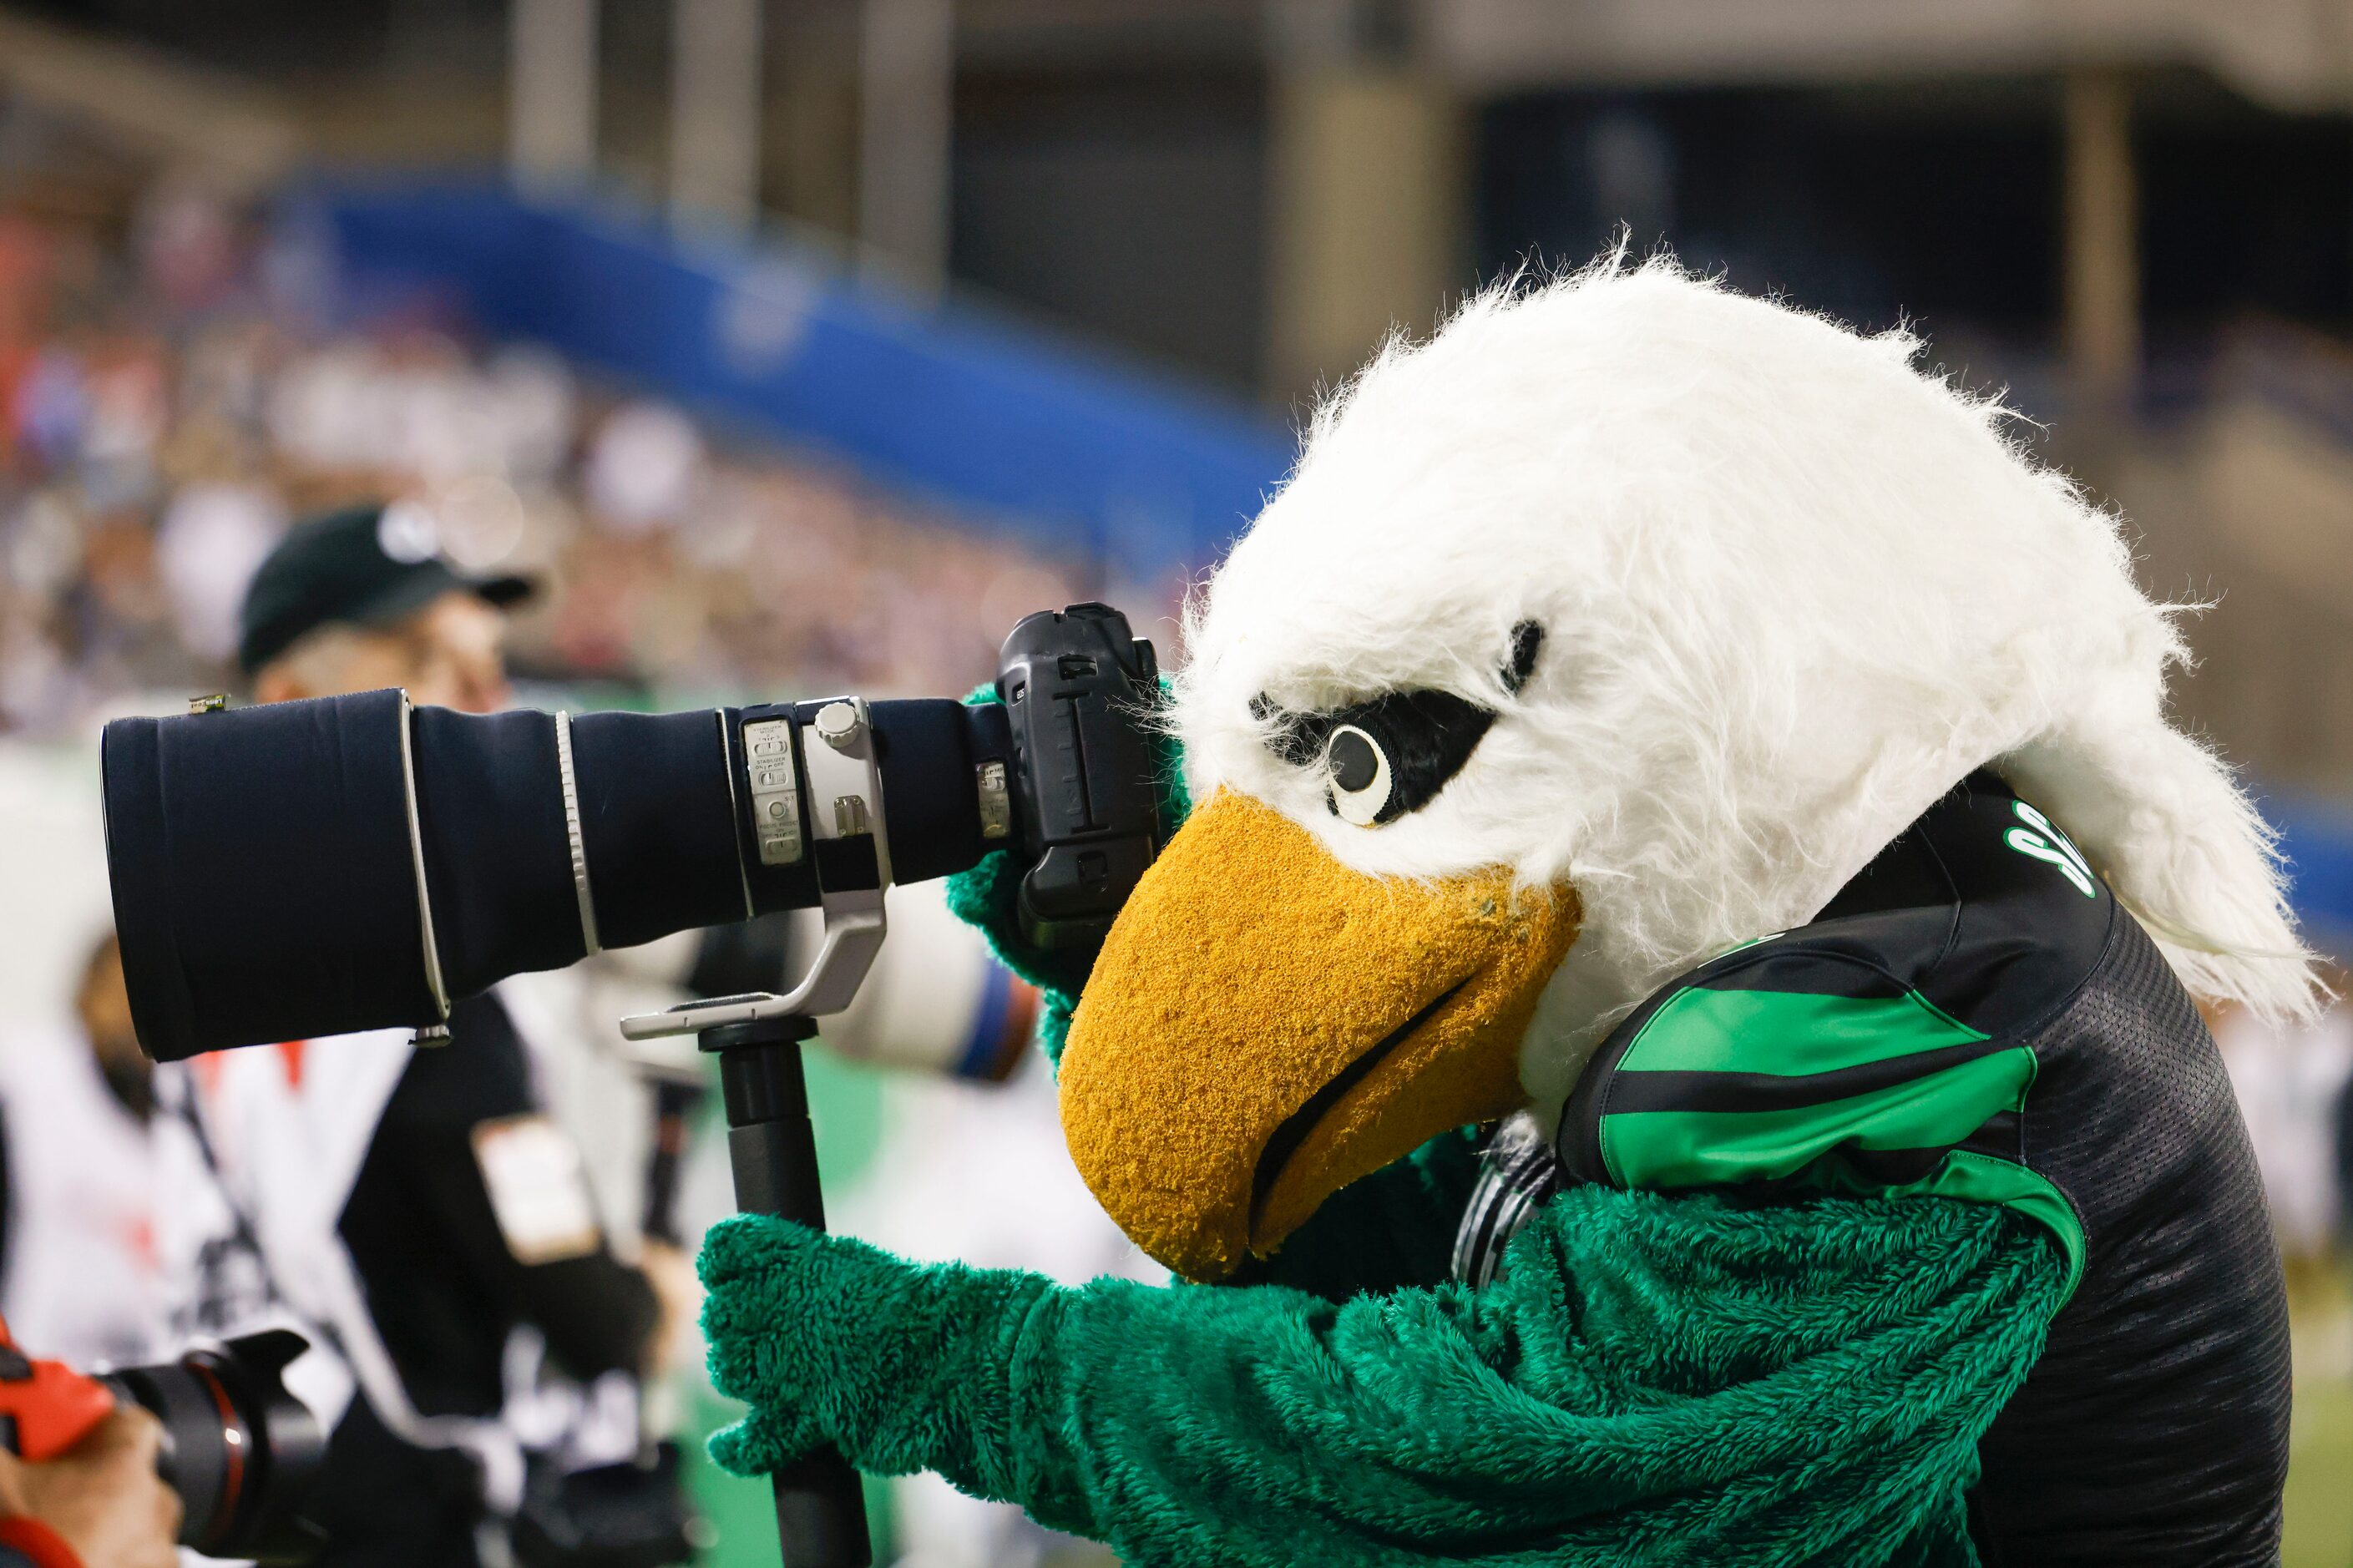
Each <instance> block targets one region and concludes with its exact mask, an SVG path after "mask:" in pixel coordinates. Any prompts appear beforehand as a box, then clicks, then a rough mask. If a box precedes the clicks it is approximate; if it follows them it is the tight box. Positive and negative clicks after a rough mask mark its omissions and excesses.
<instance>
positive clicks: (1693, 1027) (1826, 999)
mask: <svg viewBox="0 0 2353 1568" xmlns="http://www.w3.org/2000/svg"><path fill="white" fill-rule="evenodd" d="M1985 1038H1986V1036H1984V1035H1981V1034H1979V1033H1978V1031H1977V1030H1975V1029H1972V1028H1970V1027H1969V1026H1968V1025H1966V1024H1963V1023H1961V1022H1960V1021H1959V1020H1957V1019H1956V1018H1954V1017H1952V1016H1949V1015H1947V1013H1945V1012H1944V1011H1943V1010H1942V1009H1940V1008H1938V1007H1937V1006H1936V1004H1934V1003H1933V1002H1930V1001H1929V1000H1928V999H1927V998H1926V996H1923V995H1921V994H1919V993H1918V992H1917V991H1909V992H1906V993H1905V994H1903V995H1901V996H1893V997H1888V996H1877V997H1873V996H1825V995H1821V994H1817V993H1814V992H1810V991H1715V990H1711V989H1709V988H1707V987H1705V986H1700V985H1694V986H1692V987H1690V988H1689V989H1687V990H1684V991H1682V992H1679V993H1677V994H1675V995H1673V996H1672V997H1670V998H1668V1000H1667V1001H1666V1002H1665V1003H1664V1004H1662V1005H1661V1006H1660V1008H1659V1010H1658V1011H1657V1012H1655V1013H1653V1014H1651V1016H1650V1019H1649V1021H1647V1022H1646V1023H1644V1024H1643V1026H1642V1028H1641V1033H1639V1034H1637V1035H1636V1036H1635V1037H1634V1041H1633V1044H1631V1045H1630V1046H1629V1047H1626V1055H1625V1057H1624V1058H1623V1059H1621V1060H1620V1062H1619V1064H1618V1070H1619V1071H1620V1072H1754V1073H1770V1074H1773V1075H1775V1076H1777V1077H1784V1078H1797V1077H1802V1076H1803V1075H1805V1074H1807V1073H1820V1072H1836V1071H1838V1070H1839V1069H1840V1068H1852V1067H1862V1066H1865V1065H1867V1064H1869V1063H1872V1062H1879V1061H1885V1060H1887V1059H1888V1058H1891V1057H1908V1056H1914V1055H1916V1054H1918V1053H1919V1052H1922V1051H1933V1050H1940V1049H1942V1048H1943V1047H1947V1046H1959V1045H1968V1044H1971V1043H1973V1042H1975V1041H1978V1040H1982V1039H1985Z"/></svg>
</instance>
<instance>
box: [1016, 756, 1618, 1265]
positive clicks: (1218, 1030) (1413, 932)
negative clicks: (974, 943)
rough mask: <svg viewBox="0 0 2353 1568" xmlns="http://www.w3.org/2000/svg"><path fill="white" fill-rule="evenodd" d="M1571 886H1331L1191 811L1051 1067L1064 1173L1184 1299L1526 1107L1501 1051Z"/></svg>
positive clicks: (1264, 813)
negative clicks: (1071, 1169)
mask: <svg viewBox="0 0 2353 1568" xmlns="http://www.w3.org/2000/svg"><path fill="white" fill-rule="evenodd" d="M1576 937H1577V900H1576V898H1575V896H1574V895H1573V894H1571V893H1570V892H1569V891H1568V890H1567V889H1566V888H1563V889H1556V890H1553V891H1546V890H1543V889H1538V890H1535V891H1531V890H1528V889H1519V890H1518V891H1517V892H1516V893H1515V892H1514V887H1513V879H1512V876H1511V874H1510V873H1509V872H1508V871H1505V870H1502V869H1496V870H1492V871H1482V872H1477V873H1473V874H1472V875H1469V876H1463V877H1456V878H1450V879H1444V880H1440V881H1436V882H1412V881H1405V880H1390V879H1382V878H1377V877H1368V876H1366V875H1364V874H1363V873H1361V872H1357V871H1352V870H1349V869H1348V868H1346V867H1345V866H1343V865H1341V864H1340V863H1339V862H1338V861H1337V860H1335V859H1334V858H1332V857H1331V856H1330V855H1329V854H1328V853H1326V852H1325V851H1324V848H1323V847H1322V846H1320V845H1318V844H1317V843H1316V842H1315V840H1314V837H1312V836H1311V835H1309V833H1308V832H1307V831H1306V829H1304V828H1303V827H1301V826H1298V825H1297V824H1295V823H1293V822H1292V821H1290V820H1289V819H1287V818H1285V817H1284V816H1281V815H1280V814H1279V813H1277V812H1275V811H1274V810H1273V809H1272V808H1271V807H1269V806H1267V805H1262V804H1261V803H1260V802H1258V801H1255V800H1252V799H1250V797H1248V796H1246V795H1235V794H1233V793H1231V792H1221V793H1219V794H1218V795H1214V796H1212V797H1211V798H1210V800H1209V801H1208V804H1206V805H1202V806H1201V807H1200V808H1198V810H1197V811H1195V812H1194V814H1193V816H1192V817H1191V819H1190V820H1189V821H1187V823H1186V825H1185V826H1184V828H1183V829H1182V830H1181V831H1179V832H1178V833H1177V835H1176V837H1175V838H1174V839H1172V840H1171V841H1170V843H1169V845H1168V847H1167V849H1166V851H1164V852H1163V853H1162V855H1161V857H1160V858H1159V859H1158V860H1157V861H1156V862H1155V863H1154V865H1153V868H1152V869H1151V870H1150V871H1149V872H1148V873H1146V875H1145V878H1144V879H1143V881H1142V882H1140V883H1139V884H1138V885H1137V887H1136V889H1135V892H1134V894H1133V895H1132V896H1131V897H1130V898H1129V900H1128V901H1127V904H1126V907H1125V908H1124V910H1122V911H1121V913H1120V917H1119V920H1118V921H1117V922H1116V923H1115V924H1114V925H1113V927H1112V931H1111V935H1110V937H1109V938H1108V939H1107V940H1106V941H1105V942H1104V944H1103V952H1102V955H1101V956H1100V957H1099V958H1097V959H1096V961H1095V966H1094V973H1093V975H1092V978H1091V979H1090V980H1089V981H1088V982H1087V988H1086V994H1085V996H1084V998H1083V999H1082V1001H1081V1003H1080V1005H1079V1009H1078V1013H1077V1015H1076V1016H1075V1017H1074V1018H1073V1019H1072V1020H1071V1033H1070V1038H1069V1041H1068V1043H1067V1044H1066V1045H1065V1046H1064V1047H1063V1053H1062V1060H1061V1109H1062V1130H1063V1132H1064V1135H1065V1136H1066V1137H1067V1138H1068V1139H1069V1141H1070V1146H1071V1158H1072V1159H1073V1160H1074V1161H1075V1162H1076V1163H1077V1164H1078V1168H1079V1172H1080V1173H1081V1174H1082V1175H1083V1176H1084V1177H1085V1178H1086V1181H1087V1184H1088V1185H1089V1186H1090V1187H1092V1189H1093V1190H1094V1194H1095V1196H1096V1197H1097V1198H1098V1199H1099V1200H1100V1201H1101V1202H1102V1204H1103V1207H1104V1209H1105V1210H1106V1211H1108V1212H1109V1213H1110V1215H1111V1216H1112V1218H1113V1220H1115V1221H1117V1222H1118V1224H1119V1226H1120V1228H1121V1229H1122V1230H1124V1231H1125V1232H1126V1233H1127V1234H1128V1236H1129V1237H1132V1238H1133V1239H1134V1241H1135V1243H1136V1245H1137V1246H1139V1247H1143V1248H1144V1250H1145V1252H1147V1253H1150V1254H1151V1255H1152V1256H1153V1257H1154V1258H1157V1259H1159V1260H1160V1261H1161V1262H1162V1263H1164V1264H1166V1265H1167V1266H1168V1267H1169V1268H1172V1269H1174V1270H1176V1272H1177V1273H1178V1274H1181V1275H1183V1276H1185V1277H1186V1278H1187V1279H1200V1280H1209V1279H1222V1278H1223V1277H1225V1276H1226V1275H1228V1274H1230V1273H1232V1272H1233V1270H1234V1269H1235V1268H1237V1267H1239V1266H1240V1263H1241V1261H1242V1259H1243V1258H1244V1257H1245V1256H1246V1255H1248V1254H1252V1253H1255V1254H1257V1255H1259V1256H1261V1257H1264V1256H1266V1255H1268V1254H1270V1253H1271V1252H1272V1251H1273V1250H1274V1249H1275V1247H1278V1246H1279V1245H1281V1243H1282V1239H1283V1238H1284V1237H1287V1236H1289V1235H1290V1234H1291V1233H1292V1232H1293V1230H1295V1229H1297V1228H1298V1227H1299V1226H1301V1225H1302V1224H1303V1223H1304V1222H1305V1221H1306V1219H1307V1217H1308V1216H1309V1215H1312V1214H1314V1212H1315V1209H1316V1207H1317V1206H1318V1205H1321V1204H1322V1203H1323V1201H1324V1199H1325V1198H1326V1197H1329V1196H1330V1195H1331V1194H1333V1193H1335V1192H1337V1191H1338V1190H1339V1189H1340V1188H1342V1187H1344V1186H1345V1185H1347V1184H1349V1183H1350V1182H1353V1181H1355V1180H1356V1179H1357V1178H1358V1177H1361V1176H1366V1175H1369V1174H1371V1173H1373V1172H1375V1171H1377V1170H1379V1169H1380V1168H1381V1167H1382V1166H1384V1165H1386V1164H1388V1163H1390V1162H1391V1161H1393V1160H1396V1159H1398V1158H1400V1157H1401V1156H1403V1155H1405V1154H1407V1153H1409V1152H1411V1151H1412V1150H1413V1149H1415V1148H1417V1147H1419V1145H1420V1144H1421V1143H1423V1142H1427V1141H1428V1140H1429V1139H1430V1138H1432V1137H1435V1136H1436V1135H1437V1134H1439V1133H1440V1132H1442V1131H1446V1130H1447V1129H1448V1128H1450V1127H1458V1126H1461V1125H1462V1124H1464V1123H1466V1122H1473V1121H1492V1120H1493V1119H1495V1118H1497V1117H1500V1116H1504V1115H1506V1114H1508V1113H1510V1112H1511V1111H1513V1110H1516V1109H1517V1108H1518V1107H1519V1106H1521V1105H1522V1104H1524V1103H1525V1099H1526V1096H1525V1093H1524V1092H1523V1090H1522V1089H1521V1088H1520V1079H1519V1044H1520V1037H1522V1036H1523V1035H1524V1034H1525V1033H1526V1031H1527V1026H1528V1020H1529V1018H1530V1016H1532V1015H1533V1014H1534V1012H1535V1003H1536V997H1537V994H1539V993H1540V992H1541V991H1542V990H1543V989H1544V984H1545V982H1546V980H1547V979H1548V978H1550V977H1551V974H1552V972H1553V971H1554V970H1555V969H1556V968H1557V967H1558V966H1559V964H1560V961H1561V959H1562V957H1563V956H1564V955H1565V954H1566V953H1567V952H1568V947H1569V943H1570V942H1574V941H1575V940H1576Z"/></svg>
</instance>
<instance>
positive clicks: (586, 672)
mask: <svg viewBox="0 0 2353 1568" xmlns="http://www.w3.org/2000/svg"><path fill="white" fill-rule="evenodd" d="M346 304H347V301H343V300H339V299H338V298H337V289H336V285H335V280H334V279H333V276H332V258H331V257H330V256H329V255H328V253H327V252H326V251H325V250H324V249H323V248H322V247H321V246H319V245H318V244H317V243H316V242H315V237H312V236H307V235H304V234H302V233H301V232H300V230H299V226H296V231H295V232H294V233H293V234H292V235H291V237H290V235H289V233H288V231H287V229H285V228H283V227H281V228H277V229H273V228H271V227H269V226H265V225H263V224H260V223H259V222H256V221H253V220H251V219H249V218H248V217H246V216H243V215H240V214H239V213H238V212H237V211H236V210H234V209H232V208H231V207H229V206H227V205H223V204H221V203H218V202H216V201H213V200H210V199H208V198H207V197H206V196H205V195H202V194H201V193H198V192H193V191H187V190H173V189H165V190H163V191H159V192H157V193H155V194H153V195H151V196H150V197H149V198H148V199H147V200H146V201H145V202H144V203H143V204H142V206H141V207H140V209H139V210H138V212H137V213H136V215H135V216H134V218H133V220H132V223H131V225H130V227H129V232H128V234H127V235H123V236H119V237H111V239H110V237H105V236H100V235H93V234H90V233H88V232H81V231H72V230H62V229H58V228H53V227H43V226H37V225H34V224H32V223H29V222H26V221H22V220H16V221H5V220H0V563H5V574H4V575H5V581H0V730H5V731H16V732H30V733H36V734H38V733H50V732H56V731H59V730H61V729H63V728H66V727H69V726H71V725H73V724H74V723H76V722H77V721H79V720H80V719H82V718H83V717H84V716H86V715H88V714H90V712H92V711H93V710H101V709H103V708H105V707H107V706H108V705H109V704H111V703H114V702H117V701H119V700H121V699H122V698H124V697H125V696H126V695H127V694H129V693H133V692H144V693H157V692H162V693H170V694H175V695H177V694H185V693H188V692H193V691H197V690H212V689H227V687H228V686H229V684H230V673H229V672H230V669H231V665H230V661H229V660H230V654H231V649H232V644H233V641H234V627H235V617H236V610H237V603H238V598H239V595H240V594H241V593H242V591H243V588H244V584H245V581H246V579H247V577H248V575H249V574H250V573H251V571H252V569H253V567H254V566H255V565H256V564H257V563H259V561H260V559H261V558H262V556H263V555H264V554H265V553H266V552H268V550H269V547H270V545H271V543H272V542H274V541H275V540H276V539H277V538H278V537H279V535H280V533H281V531H283V530H284V529H285V527H286V526H287V525H288V523H289V521H290V520H292V519H296V518H300V517H302V516H306V515H310V514H312V513H315V512H318V511H321V510H326V509H329V508H332V507H334V506H337V505H341V504H343V503H345V502H349V501H353V500H365V499H390V500H399V501H403V502H406V503H407V504H410V505H415V506H421V507H424V508H427V509H428V510H429V512H430V514H431V516H432V517H433V519H434V520H435V521H436V524H437V528H438V537H439V538H440V540H441V541H442V542H443V544H444V547H445V548H446V549H447V550H448V552H449V553H450V554H451V555H452V556H453V557H454V558H455V559H456V560H457V562H458V563H459V564H460V565H462V566H464V567H466V568H469V569H471V570H473V571H476V572H489V571H492V570H498V571H522V572H526V573H529V574H533V576H535V577H537V578H539V579H540V580H542V581H543V582H544V583H545V584H548V586H549V589H550V592H548V593H547V594H545V595H543V597H542V600H541V601H540V603H539V604H537V605H535V606H534V607H533V610H532V612H531V613H530V614H529V615H527V616H524V617H523V618H522V620H521V621H519V623H518V624H517V626H516V627H515V630H514V637H513V640H512V650H513V657H514V662H515V666H516V671H517V674H518V675H519V676H520V677H521V678H522V679H524V680H526V681H527V682H528V681H533V680H537V681H544V682H556V683H564V684H572V685H578V684H584V683H585V684H589V685H592V686H594V687H596V688H597V689H603V690H607V691H610V692H613V693H614V694H615V695H616V697H617V700H631V699H632V698H633V697H642V698H644V699H649V700H672V699H675V700H681V701H687V700H703V699H708V698H711V697H714V696H717V695H722V694H730V693H754V692H756V693H766V694H776V695H780V696H804V695H810V694H814V693H817V692H820V691H826V690H841V689H858V690H863V691H871V692H877V693H892V692H913V691H933V692H945V691H954V690H959V689H965V688H966V687H968V686H969V685H971V684H972V683H973V682H975V681H976V679H983V678H985V677H986V676H987V675H988V674H990V673H992V672H993V669H994V655H995V649H996V646H997V643H998V642H999V641H1000V640H1001V639H1002V638H1003V637H1004V634H1005V632H1006V631H1007V630H1008V628H1009V627H1010V626H1011V625H1012V623H1013V622H1014V621H1015V620H1016V619H1018V618H1019V616H1022V615H1024V614H1027V613H1028V612H1029V611H1031V610H1034V609H1038V608H1041V607H1047V606H1053V605H1061V604H1063V603H1065V602H1067V601H1069V600H1071V599H1074V598H1078V597H1082V596H1083V594H1082V589H1083V588H1084V587H1085V586H1086V584H1084V583H1083V582H1082V581H1079V580H1077V579H1078V577H1079V573H1076V572H1073V571H1072V570H1071V569H1070V568H1069V567H1067V566H1062V567H1058V566H1056V565H1054V564H1052V563H1046V562H1043V561H1040V560H1039V559H1037V558H1036V557H1034V556H1033V555H1031V554H1029V553H1028V552H1025V551H1023V550H1022V549H1021V548H1019V547H1018V545H1017V544H1016V543H1014V542H1011V541H1009V540H1008V539H1007V538H1005V537H1003V536H1002V535H1001V534H1000V533H995V532H990V531H983V530H979V529H976V527H975V526H973V524H972V522H971V521H970V520H968V519H962V518H956V517H952V516H949V515H947V514H945V513H940V512H931V511H927V510H924V509H923V508H920V507H917V506H914V505H911V504H910V503H908V502H907V501H906V500H904V499H903V498H901V497H897V496H888V495H885V494H883V493H881V492H880V491H878V490H877V489H874V488H873V487H872V486H871V485H868V484H865V483H862V482H861V481H860V480H859V479H856V478H855V477H853V476H851V475H850V474H849V473H847V472H846V471H843V470H842V469H840V468H838V467H835V466H832V465H829V464H827V463H825V462H824V461H822V460H820V459H818V458H813V457H810V456H808V455H806V454H786V453H782V452H780V451H778V450H777V449H776V448H775V447H773V446H763V445H761V444H758V443H754V442H750V441H731V440H727V439H724V438H722V437H720V436H718V435H716V434H714V432H713V431H712V430H711V429H709V428H707V427H705V426H702V425H700V424H698V423H697V422H696V421H695V420H693V419H691V418H690V417H689V416H687V415H686V414H685V413H683V412H682V411H681V410H680V409H678V408H676V407H673V406H670V405H667V404H664V403H661V402H659V401H656V400H652V399H649V398H645V397H639V396H631V395H627V393H626V392H625V391H624V390H622V389H617V388H612V387H607V386H600V385H597V384H593V383H590V382H587V381H585V380H584V379H583V378H582V377H581V376H580V375H578V374H575V371H574V370H573V369H572V368H571V367H569V366H567V365H566V364H565V363H564V362H562V361H560V360H558V359H555V358H554V357H553V356H550V355H547V354H545V353H538V352H535V351H533V350H530V349H527V348H514V347H508V348H498V349H487V350H486V349H483V348H481V347H480V346H478V345H474V344H471V343H469V342H467V341H466V340H465V338H464V336H463V335H462V331H461V330H460V329H459V327H458V326H457V324H455V323H452V322H450V321H447V320H445V319H442V318H441V315H440V313H438V312H436V311H433V310H429V309H424V308H420V307H417V306H416V305H414V304H413V303H412V304H411V305H409V306H408V307H406V308H405V309H392V310H383V311H379V312H378V313H376V314H375V315H374V316H373V317H371V318H370V319H367V320H365V321H363V322H359V323H356V324H355V323H354V322H353V320H352V315H353V312H352V311H350V310H347V309H346V308H345V306H346ZM1082 570H1083V569H1082Z"/></svg>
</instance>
